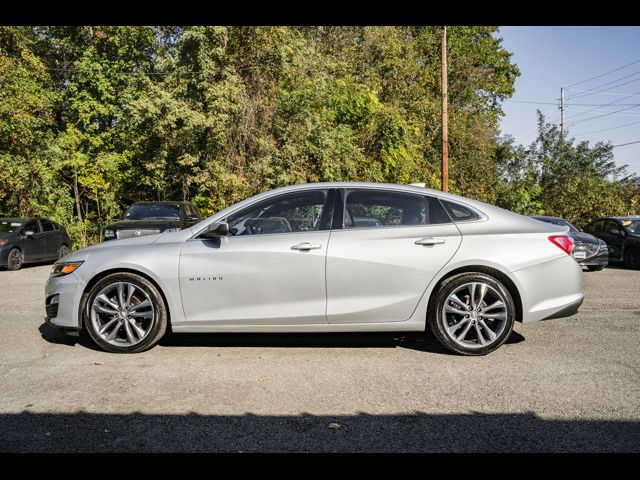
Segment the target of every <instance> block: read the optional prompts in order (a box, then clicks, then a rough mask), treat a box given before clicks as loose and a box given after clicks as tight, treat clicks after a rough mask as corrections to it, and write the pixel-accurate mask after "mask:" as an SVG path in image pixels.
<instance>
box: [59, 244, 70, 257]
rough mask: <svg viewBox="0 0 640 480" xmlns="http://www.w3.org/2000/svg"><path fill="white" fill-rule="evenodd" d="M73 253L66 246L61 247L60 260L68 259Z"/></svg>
mask: <svg viewBox="0 0 640 480" xmlns="http://www.w3.org/2000/svg"><path fill="white" fill-rule="evenodd" d="M70 253H71V249H70V248H69V247H67V246H66V245H61V246H60V250H58V258H59V259H60V258H62V257H66V256H67V255H69V254H70Z"/></svg>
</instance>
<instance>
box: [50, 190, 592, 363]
mask: <svg viewBox="0 0 640 480" xmlns="http://www.w3.org/2000/svg"><path fill="white" fill-rule="evenodd" d="M572 248H573V242H572V241H571V239H570V238H569V236H568V228H567V227H561V226H556V225H551V224H547V223H543V222H539V221H537V220H533V219H531V218H528V217H525V216H522V215H518V214H516V213H513V212H509V211H507V210H503V209H501V208H498V207H495V206H492V205H488V204H486V203H482V202H479V201H475V200H470V199H468V198H464V197H460V196H457V195H452V194H448V193H443V192H440V191H435V190H429V189H425V188H420V187H415V186H402V185H391V184H376V183H318V184H306V185H296V186H291V187H284V188H279V189H276V190H272V191H269V192H265V193H261V194H259V195H256V196H254V197H251V198H249V199H246V200H243V201H241V202H239V203H237V204H235V205H232V206H231V207H229V208H227V209H225V210H223V211H221V212H219V213H217V214H215V215H213V216H211V217H209V218H207V219H206V220H204V221H202V222H200V223H198V224H196V225H194V226H192V227H190V228H187V229H185V230H180V231H176V232H170V233H162V234H157V235H148V236H143V237H138V238H128V239H122V240H114V241H111V242H105V243H101V244H98V245H94V246H92V247H89V248H85V249H82V250H79V251H77V252H74V253H73V254H71V255H68V256H67V257H65V258H63V259H61V260H60V261H59V262H58V263H56V264H55V265H54V267H53V269H52V271H51V276H50V278H49V281H48V283H47V286H46V298H45V308H46V312H47V318H46V320H47V322H49V323H50V324H51V325H54V326H55V327H57V328H59V329H61V330H62V331H64V332H66V333H70V334H77V333H78V331H79V330H82V329H84V330H86V332H87V333H88V334H89V336H90V337H91V338H92V339H93V341H94V342H95V343H96V344H97V345H98V346H99V347H101V348H102V349H104V350H107V351H109V352H126V353H134V352H140V351H143V350H145V349H148V348H150V347H152V346H153V345H155V344H156V343H157V342H158V341H159V340H160V339H161V338H162V336H163V335H164V334H165V332H166V331H167V329H168V328H171V330H172V331H173V332H372V331H388V332H392V331H393V332H400V331H403V332H409V331H416V332H420V331H425V330H426V328H427V325H428V326H429V328H430V330H431V331H432V332H433V334H434V335H435V337H436V338H437V340H438V341H439V342H440V343H442V345H444V346H445V347H446V348H447V349H449V350H451V351H453V352H456V353H459V354H464V355H483V354H486V353H489V352H491V351H493V350H495V349H496V348H498V347H499V346H500V345H501V344H502V343H504V342H505V341H506V340H507V338H508V337H509V336H510V334H511V331H512V329H513V325H514V322H515V321H519V322H525V323H528V322H535V321H539V320H545V319H552V318H560V317H566V316H569V315H572V314H574V313H576V312H577V310H578V308H579V306H580V305H581V303H582V300H583V290H582V271H581V269H580V267H579V266H578V264H577V263H576V262H575V261H574V260H573V258H572V257H571V250H572Z"/></svg>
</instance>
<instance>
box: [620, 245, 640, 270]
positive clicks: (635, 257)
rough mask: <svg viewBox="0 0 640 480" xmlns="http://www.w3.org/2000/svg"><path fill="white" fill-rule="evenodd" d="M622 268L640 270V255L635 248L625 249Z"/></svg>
mask: <svg viewBox="0 0 640 480" xmlns="http://www.w3.org/2000/svg"><path fill="white" fill-rule="evenodd" d="M624 266H625V267H627V268H632V269H634V270H638V269H640V253H639V252H638V250H636V249H635V248H631V247H630V248H627V249H625V251H624Z"/></svg>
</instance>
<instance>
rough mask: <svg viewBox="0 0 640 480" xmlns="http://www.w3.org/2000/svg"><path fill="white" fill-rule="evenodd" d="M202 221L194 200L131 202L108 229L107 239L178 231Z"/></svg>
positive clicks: (105, 235)
mask: <svg viewBox="0 0 640 480" xmlns="http://www.w3.org/2000/svg"><path fill="white" fill-rule="evenodd" d="M200 220H201V218H200V212H199V211H198V208H197V207H196V206H195V205H194V204H193V203H191V202H138V203H134V204H133V205H131V206H130V207H129V208H128V209H127V210H126V212H124V215H123V216H122V218H117V219H114V223H112V224H111V225H109V226H108V227H107V228H106V230H105V232H104V239H105V240H113V239H117V238H129V237H139V236H141V235H153V234H155V233H162V232H174V231H176V230H181V229H183V228H188V227H190V226H192V225H195V224H196V223H198V222H199V221H200Z"/></svg>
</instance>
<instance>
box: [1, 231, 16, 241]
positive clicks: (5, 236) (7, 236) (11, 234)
mask: <svg viewBox="0 0 640 480" xmlns="http://www.w3.org/2000/svg"><path fill="white" fill-rule="evenodd" d="M15 235H16V233H15V232H3V233H0V240H12V239H13V238H14V237H15Z"/></svg>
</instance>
